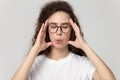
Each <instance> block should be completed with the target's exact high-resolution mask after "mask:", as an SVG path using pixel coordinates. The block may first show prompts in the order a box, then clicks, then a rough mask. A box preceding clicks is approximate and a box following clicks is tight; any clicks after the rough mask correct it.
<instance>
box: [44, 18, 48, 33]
mask: <svg viewBox="0 0 120 80" xmlns="http://www.w3.org/2000/svg"><path fill="white" fill-rule="evenodd" d="M47 26H48V19H47V20H46V21H45V26H44V28H43V31H44V32H46V29H47Z"/></svg>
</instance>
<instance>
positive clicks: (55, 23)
mask: <svg viewBox="0 0 120 80" xmlns="http://www.w3.org/2000/svg"><path fill="white" fill-rule="evenodd" d="M49 24H56V25H57V23H55V22H51V23H49ZM63 24H70V23H68V22H64V23H61V25H63Z"/></svg>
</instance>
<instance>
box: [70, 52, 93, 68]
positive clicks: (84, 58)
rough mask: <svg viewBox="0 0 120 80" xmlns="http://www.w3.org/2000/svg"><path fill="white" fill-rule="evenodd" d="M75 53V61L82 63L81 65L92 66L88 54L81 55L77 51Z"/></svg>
mask: <svg viewBox="0 0 120 80" xmlns="http://www.w3.org/2000/svg"><path fill="white" fill-rule="evenodd" d="M72 54H73V55H74V57H73V58H74V61H75V62H77V63H78V64H80V65H81V66H82V65H83V66H92V65H93V64H92V62H91V61H90V59H89V58H88V57H87V56H80V55H77V54H75V53H72Z"/></svg>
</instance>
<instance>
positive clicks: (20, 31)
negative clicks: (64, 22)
mask: <svg viewBox="0 0 120 80" xmlns="http://www.w3.org/2000/svg"><path fill="white" fill-rule="evenodd" d="M48 1H51V0H0V80H10V79H11V77H12V75H13V74H14V73H15V71H16V70H17V68H18V67H19V65H20V64H21V62H22V61H23V59H24V58H25V56H26V54H27V53H28V51H29V48H30V46H31V39H32V37H33V35H34V30H35V27H36V26H35V24H36V20H37V17H38V15H39V12H40V10H41V7H42V6H43V5H44V3H46V2H48ZM67 1H68V2H70V4H71V5H72V6H73V9H74V12H75V14H76V15H77V17H78V19H79V22H80V25H81V27H82V30H83V33H84V35H85V39H86V41H87V42H88V44H89V45H90V46H91V47H92V49H93V50H94V51H95V52H96V53H97V54H98V55H99V56H100V57H101V59H102V60H104V62H105V63H106V64H107V65H108V66H109V67H110V69H111V70H112V71H113V73H114V74H115V76H116V78H117V80H120V36H119V34H120V31H119V30H120V0H67Z"/></svg>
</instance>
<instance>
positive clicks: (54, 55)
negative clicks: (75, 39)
mask: <svg viewBox="0 0 120 80" xmlns="http://www.w3.org/2000/svg"><path fill="white" fill-rule="evenodd" d="M68 54H69V50H68V47H67V48H64V49H57V48H55V47H51V51H50V53H48V54H46V56H47V57H48V58H50V59H54V60H60V59H62V58H65V57H66V56H67V55H68Z"/></svg>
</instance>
